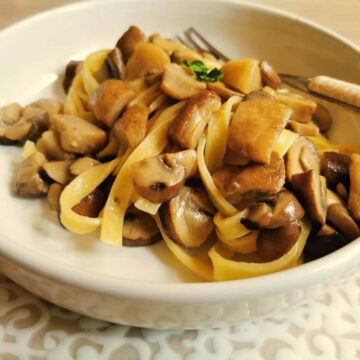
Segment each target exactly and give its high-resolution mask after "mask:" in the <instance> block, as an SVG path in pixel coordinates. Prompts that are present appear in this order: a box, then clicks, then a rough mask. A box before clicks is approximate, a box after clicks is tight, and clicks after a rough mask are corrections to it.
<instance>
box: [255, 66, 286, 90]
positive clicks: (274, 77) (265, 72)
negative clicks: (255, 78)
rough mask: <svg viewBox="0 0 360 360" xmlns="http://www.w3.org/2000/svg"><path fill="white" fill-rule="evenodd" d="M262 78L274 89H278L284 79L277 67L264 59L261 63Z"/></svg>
mask: <svg viewBox="0 0 360 360" xmlns="http://www.w3.org/2000/svg"><path fill="white" fill-rule="evenodd" d="M259 68H260V75H261V80H262V82H263V83H264V84H265V85H268V86H270V87H271V88H273V89H277V88H278V87H279V86H280V85H281V83H282V81H281V78H280V76H279V75H278V74H277V73H276V71H275V69H274V68H273V67H272V66H271V65H270V64H269V63H268V62H267V61H266V60H262V61H260V64H259Z"/></svg>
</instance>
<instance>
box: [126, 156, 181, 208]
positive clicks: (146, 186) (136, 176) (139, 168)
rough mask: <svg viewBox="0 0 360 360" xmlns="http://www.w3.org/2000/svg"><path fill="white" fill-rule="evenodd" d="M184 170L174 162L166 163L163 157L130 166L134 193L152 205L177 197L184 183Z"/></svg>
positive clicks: (148, 159) (155, 157)
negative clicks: (152, 203)
mask: <svg viewBox="0 0 360 360" xmlns="http://www.w3.org/2000/svg"><path fill="white" fill-rule="evenodd" d="M185 175H186V169H185V167H184V166H183V165H181V164H179V163H175V162H171V163H167V162H166V159H165V157H164V156H154V157H150V158H147V159H144V160H142V161H139V162H137V163H135V164H133V166H132V178H133V184H134V187H135V190H136V192H137V193H138V194H139V195H140V196H142V197H144V198H145V199H148V200H150V201H152V202H154V203H162V202H165V201H168V200H170V199H172V198H173V197H175V196H177V195H178V194H179V192H180V190H181V188H182V187H183V186H184V183H185Z"/></svg>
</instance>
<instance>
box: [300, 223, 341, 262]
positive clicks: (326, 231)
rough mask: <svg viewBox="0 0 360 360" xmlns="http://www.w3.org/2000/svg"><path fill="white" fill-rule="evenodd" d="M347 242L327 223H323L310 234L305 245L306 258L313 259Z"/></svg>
mask: <svg viewBox="0 0 360 360" xmlns="http://www.w3.org/2000/svg"><path fill="white" fill-rule="evenodd" d="M347 243H348V240H346V239H345V238H344V236H342V235H341V234H340V233H339V232H337V231H336V230H335V229H334V228H333V227H331V226H330V225H328V224H324V225H323V226H322V227H321V228H320V230H319V231H318V232H317V233H316V234H315V235H313V236H310V237H309V238H308V239H307V241H306V245H305V249H304V254H305V259H306V260H315V259H318V258H321V257H323V256H325V255H328V254H330V253H332V252H334V251H336V250H338V249H340V248H341V247H343V246H344V245H346V244H347Z"/></svg>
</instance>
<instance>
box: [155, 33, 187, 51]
mask: <svg viewBox="0 0 360 360" xmlns="http://www.w3.org/2000/svg"><path fill="white" fill-rule="evenodd" d="M149 40H150V42H152V43H153V44H155V45H157V46H159V47H161V48H162V49H163V50H165V51H166V53H167V54H168V55H172V54H173V53H174V51H179V50H180V51H181V50H186V49H187V47H186V46H185V45H184V44H182V43H181V42H177V41H174V40H170V39H164V38H162V37H161V36H160V35H159V34H153V35H151V36H150V37H149Z"/></svg>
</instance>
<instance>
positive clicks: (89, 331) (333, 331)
mask: <svg viewBox="0 0 360 360" xmlns="http://www.w3.org/2000/svg"><path fill="white" fill-rule="evenodd" d="M0 359H1V360H8V359H9V360H15V359H21V360H22V359H29V360H40V359H50V360H58V359H60V360H67V359H79V360H95V359H107V360H122V359H124V360H133V359H140V360H147V359H156V360H177V359H187V360H203V359H204V360H215V359H216V360H217V359H221V360H223V359H233V360H235V359H241V360H258V359H266V360H267V359H274V360H295V359H296V360H299V359H306V360H311V359H314V360H315V359H316V360H317V359H323V360H332V359H346V360H350V359H360V273H359V274H357V275H356V276H354V277H353V278H351V279H349V280H346V281H345V282H343V283H342V284H339V286H338V287H337V288H336V289H331V290H329V291H328V292H327V293H326V294H324V295H323V296H322V297H321V298H320V299H317V300H316V301H313V302H311V303H309V304H305V305H302V306H299V307H298V308H296V309H293V310H291V311H288V312H286V313H282V314H279V315H277V316H274V317H271V318H267V319H262V320H258V321H246V322H243V323H240V324H239V325H237V326H231V327H227V328H222V329H209V330H200V331H195V330H187V331H180V330H173V331H165V330H161V331H160V330H149V329H139V328H132V327H128V326H122V325H114V324H111V323H107V322H103V321H98V320H93V319H90V318H87V317H84V316H81V315H78V314H75V313H72V312H69V311H67V310H64V309H62V308H59V307H57V306H54V305H52V304H50V303H47V302H45V301H42V300H40V299H38V298H37V297H35V296H34V295H32V294H30V293H29V292H27V291H25V290H23V289H22V288H20V287H19V286H17V285H16V284H14V283H13V282H11V281H10V280H8V279H7V278H5V277H1V278H0Z"/></svg>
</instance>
